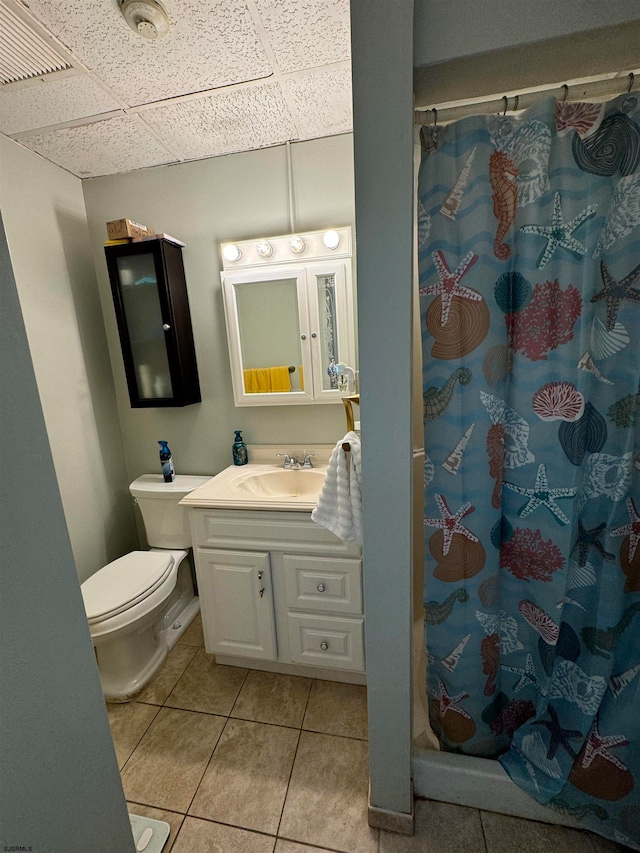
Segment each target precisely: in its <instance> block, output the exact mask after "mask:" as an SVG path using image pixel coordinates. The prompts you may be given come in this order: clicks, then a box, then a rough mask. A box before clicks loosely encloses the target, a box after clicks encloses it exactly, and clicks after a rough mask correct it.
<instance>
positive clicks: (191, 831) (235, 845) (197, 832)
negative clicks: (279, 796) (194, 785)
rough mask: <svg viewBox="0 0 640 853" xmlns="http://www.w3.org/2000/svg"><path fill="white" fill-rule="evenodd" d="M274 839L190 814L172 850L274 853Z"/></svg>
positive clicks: (174, 851) (199, 852)
mask: <svg viewBox="0 0 640 853" xmlns="http://www.w3.org/2000/svg"><path fill="white" fill-rule="evenodd" d="M274 842H275V838H271V837H269V836H268V835H258V834H257V833H256V832H247V831H246V830H245V829H236V828H235V827H233V826H223V825H222V824H220V823H211V822H210V821H208V820H198V819H197V818H194V817H187V818H185V820H184V823H183V824H182V829H181V830H180V834H179V835H178V840H177V841H176V843H175V845H174V847H173V851H172V853H272V851H273V845H274ZM163 853H164V851H163Z"/></svg>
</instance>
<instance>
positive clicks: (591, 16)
mask: <svg viewBox="0 0 640 853" xmlns="http://www.w3.org/2000/svg"><path fill="white" fill-rule="evenodd" d="M638 18H640V8H639V4H638V2H637V0H605V2H603V0H562V2H560V0H536V2H531V0H481V2H478V0H415V30H414V66H416V67H420V66H422V65H433V64H436V63H439V62H446V61H447V60H450V59H456V58H458V57H470V56H473V55H474V54H483V53H489V52H491V51H495V50H501V49H503V48H512V47H515V46H517V45H525V44H530V43H532V42H540V41H545V40H546V39H554V38H557V37H559V36H565V35H571V36H574V35H577V34H579V33H584V32H586V31H588V30H596V29H599V28H601V27H612V26H614V25H616V24H625V23H628V22H629V21H632V20H634V19H638ZM612 58H613V59H614V61H615V57H612ZM620 70H624V69H620Z"/></svg>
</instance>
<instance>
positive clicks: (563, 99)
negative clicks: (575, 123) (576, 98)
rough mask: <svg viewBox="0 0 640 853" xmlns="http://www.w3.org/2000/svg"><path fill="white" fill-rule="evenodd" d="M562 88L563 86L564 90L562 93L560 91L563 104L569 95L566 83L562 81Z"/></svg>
mask: <svg viewBox="0 0 640 853" xmlns="http://www.w3.org/2000/svg"><path fill="white" fill-rule="evenodd" d="M562 88H563V90H564V91H563V93H562V103H563V104H566V103H567V98H568V97H569V87H568V86H567V84H566V83H563V84H562Z"/></svg>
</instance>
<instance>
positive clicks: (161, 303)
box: [104, 239, 201, 408]
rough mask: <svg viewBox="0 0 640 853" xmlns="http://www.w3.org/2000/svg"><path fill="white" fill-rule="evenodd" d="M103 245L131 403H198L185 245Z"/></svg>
mask: <svg viewBox="0 0 640 853" xmlns="http://www.w3.org/2000/svg"><path fill="white" fill-rule="evenodd" d="M104 251H105V254H106V256H107V267H108V269H109V278H110V280H111V291H112V293H113V303H114V306H115V310H116V319H117V321H118V331H119V333H120V344H121V346H122V356H123V358H124V369H125V373H126V376H127V385H128V387H129V397H130V399H131V405H132V407H134V408H151V407H159V406H188V405H190V404H191V403H199V402H200V400H201V397H200V384H199V382H198V367H197V365H196V352H195V347H194V344H193V332H192V330H191V315H190V313H189V300H188V297H187V285H186V281H185V277H184V266H183V264H182V249H181V248H180V246H177V245H176V244H175V243H171V242H170V241H168V240H163V239H158V240H145V241H144V242H141V243H121V244H120V245H118V246H105V249H104Z"/></svg>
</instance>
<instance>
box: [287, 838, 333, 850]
mask: <svg viewBox="0 0 640 853" xmlns="http://www.w3.org/2000/svg"><path fill="white" fill-rule="evenodd" d="M275 853H331V850H327V849H326V847H307V845H306V844H298V842H297V841H285V840H284V838H278V840H277V841H276V849H275Z"/></svg>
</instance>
